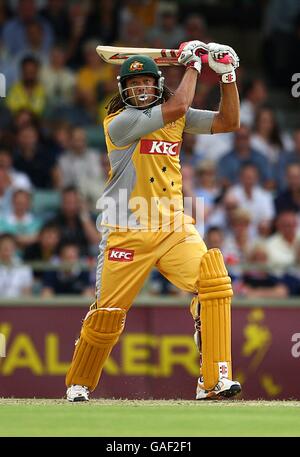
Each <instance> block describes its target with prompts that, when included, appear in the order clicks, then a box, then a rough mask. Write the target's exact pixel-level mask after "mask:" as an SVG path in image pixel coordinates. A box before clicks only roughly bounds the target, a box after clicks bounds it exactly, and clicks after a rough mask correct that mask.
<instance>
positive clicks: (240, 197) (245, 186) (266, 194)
mask: <svg viewBox="0 0 300 457" xmlns="http://www.w3.org/2000/svg"><path fill="white" fill-rule="evenodd" d="M228 193H229V194H230V195H233V196H234V197H235V198H236V199H237V201H238V203H239V206H240V207H241V208H244V209H246V210H247V211H248V212H249V214H251V215H252V227H253V229H254V231H255V233H256V234H257V231H258V226H259V224H260V223H261V222H263V223H267V224H269V226H271V223H272V220H273V217H274V214H275V211H274V204H273V197H272V194H271V192H270V191H267V190H265V189H263V188H262V187H261V186H260V185H259V174H258V169H257V167H256V166H255V164H254V163H251V162H248V163H247V162H245V163H243V165H242V166H241V169H240V182H239V184H236V185H234V186H232V187H231V188H230V189H229V191H228Z"/></svg>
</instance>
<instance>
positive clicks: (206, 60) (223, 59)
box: [201, 54, 231, 64]
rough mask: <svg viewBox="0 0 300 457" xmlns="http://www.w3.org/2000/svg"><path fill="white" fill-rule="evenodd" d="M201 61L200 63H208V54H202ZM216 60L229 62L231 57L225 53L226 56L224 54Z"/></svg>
mask: <svg viewBox="0 0 300 457" xmlns="http://www.w3.org/2000/svg"><path fill="white" fill-rule="evenodd" d="M201 61H202V63H208V54H202V55H201ZM217 62H220V63H225V64H229V63H231V58H230V56H228V55H227V56H224V57H223V58H222V59H218V60H217Z"/></svg>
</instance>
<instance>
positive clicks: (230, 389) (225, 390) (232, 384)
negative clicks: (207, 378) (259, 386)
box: [196, 378, 242, 400]
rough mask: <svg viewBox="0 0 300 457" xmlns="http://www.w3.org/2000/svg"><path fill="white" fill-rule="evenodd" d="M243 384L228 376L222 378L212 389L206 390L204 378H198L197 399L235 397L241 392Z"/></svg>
mask: <svg viewBox="0 0 300 457" xmlns="http://www.w3.org/2000/svg"><path fill="white" fill-rule="evenodd" d="M241 390H242V387H241V384H240V383H239V382H237V381H231V380H230V379H227V378H221V379H220V380H219V382H218V383H217V384H216V385H215V387H214V388H213V389H211V390H205V388H204V385H203V380H202V379H201V378H199V379H198V385H197V390H196V400H222V399H223V398H230V397H234V395H237V394H239V393H240V392H241Z"/></svg>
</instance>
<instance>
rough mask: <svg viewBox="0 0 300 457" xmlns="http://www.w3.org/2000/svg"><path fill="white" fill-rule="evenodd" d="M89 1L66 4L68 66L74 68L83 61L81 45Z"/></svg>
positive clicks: (84, 35) (85, 28)
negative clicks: (68, 27)
mask: <svg viewBox="0 0 300 457" xmlns="http://www.w3.org/2000/svg"><path fill="white" fill-rule="evenodd" d="M88 14H89V3H88V2H80V1H75V2H72V3H71V4H69V6H68V20H69V24H70V29H69V41H68V44H67V55H68V67H71V68H72V69H74V70H76V69H78V68H79V67H80V66H81V65H82V63H83V55H82V46H83V43H84V42H85V39H86V30H87V18H88Z"/></svg>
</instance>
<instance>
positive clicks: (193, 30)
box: [183, 13, 219, 108]
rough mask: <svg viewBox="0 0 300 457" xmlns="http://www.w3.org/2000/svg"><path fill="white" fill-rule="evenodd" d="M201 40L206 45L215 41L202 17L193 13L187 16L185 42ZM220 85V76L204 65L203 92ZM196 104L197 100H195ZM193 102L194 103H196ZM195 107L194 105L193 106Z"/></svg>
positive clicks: (202, 73)
mask: <svg viewBox="0 0 300 457" xmlns="http://www.w3.org/2000/svg"><path fill="white" fill-rule="evenodd" d="M193 40H200V41H203V42H204V43H209V42H212V41H214V40H213V39H212V38H211V37H210V36H209V35H208V31H207V25H206V22H205V20H204V18H203V17H202V16H200V15H199V14H197V13H192V14H190V15H188V16H187V18H186V19H185V21H184V37H183V41H193ZM216 84H218V76H217V74H216V73H215V72H213V71H211V69H210V68H209V65H203V67H202V69H201V90H202V91H205V93H207V92H208V90H209V89H210V88H211V87H212V86H214V85H216ZM196 97H199V91H196ZM218 100H219V99H218ZM194 102H195V100H194ZM194 102H193V103H194ZM193 106H194V105H193ZM195 107H196V108H203V106H196V105H195Z"/></svg>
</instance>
